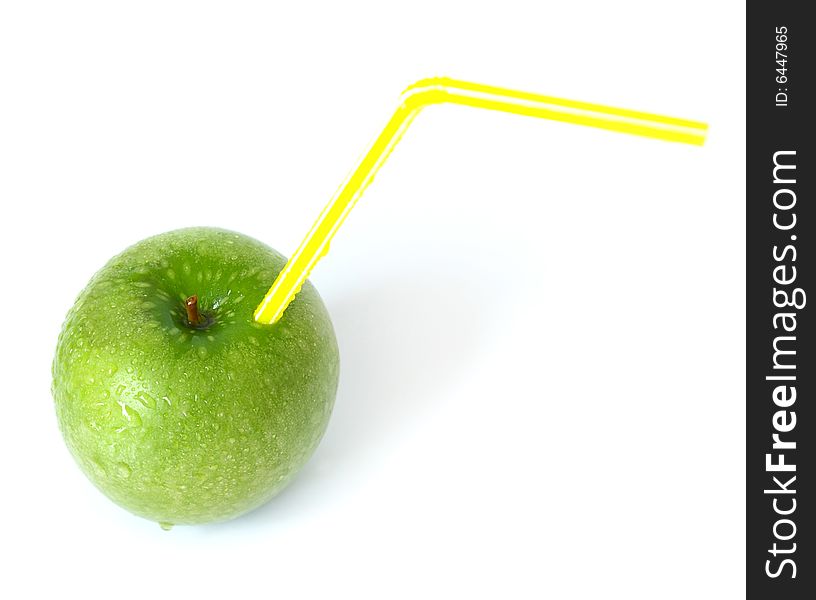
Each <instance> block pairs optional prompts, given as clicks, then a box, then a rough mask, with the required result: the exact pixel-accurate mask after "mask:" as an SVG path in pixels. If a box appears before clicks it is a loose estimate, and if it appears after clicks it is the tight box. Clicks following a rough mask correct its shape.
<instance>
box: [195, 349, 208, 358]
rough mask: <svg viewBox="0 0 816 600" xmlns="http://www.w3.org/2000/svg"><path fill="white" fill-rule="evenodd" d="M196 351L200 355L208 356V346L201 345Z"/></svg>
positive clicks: (202, 356)
mask: <svg viewBox="0 0 816 600" xmlns="http://www.w3.org/2000/svg"><path fill="white" fill-rule="evenodd" d="M196 352H198V356H199V357H201V358H206V356H207V347H206V346H199V347H198V348H197V349H196Z"/></svg>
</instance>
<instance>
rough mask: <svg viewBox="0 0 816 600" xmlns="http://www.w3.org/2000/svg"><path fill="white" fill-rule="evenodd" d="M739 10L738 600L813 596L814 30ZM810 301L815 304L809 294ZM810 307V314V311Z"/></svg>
mask: <svg viewBox="0 0 816 600" xmlns="http://www.w3.org/2000/svg"><path fill="white" fill-rule="evenodd" d="M808 7H809V3H806V2H778V1H774V0H758V1H756V2H753V1H751V2H748V3H747V25H748V29H747V103H748V104H747V338H746V341H747V388H746V389H747V448H746V452H747V553H746V567H747V597H748V598H749V599H756V600H760V599H762V600H770V599H773V600H798V599H804V598H808V599H809V600H812V599H813V598H816V583H815V582H816V549H815V547H816V533H814V531H813V524H814V513H816V504H815V503H814V499H813V493H814V492H813V490H814V483H813V482H814V479H816V468H814V462H816V410H815V409H814V405H816V354H814V347H816V331H815V330H814V318H813V316H812V313H813V310H814V309H816V287H814V286H813V281H814V271H815V270H816V259H815V258H814V254H813V243H814V240H813V237H814V234H816V212H815V211H814V209H813V205H814V203H816V197H814V195H813V194H814V189H813V179H814V177H816V169H814V164H813V145H814V144H813V141H812V136H813V135H814V133H815V132H814V129H815V128H814V126H813V123H814V119H813V116H811V117H807V113H808V112H813V111H814V108H816V99H815V98H814V92H813V90H814V88H816V86H814V84H813V82H812V81H809V79H810V78H811V77H813V76H814V69H815V68H816V62H815V61H814V60H813V48H814V40H815V39H816V26H815V25H814V23H813V22H812V21H811V20H810V19H809V18H807V17H806V15H805V11H806V8H808ZM809 293H812V294H813V296H812V297H808V294H809ZM811 303H813V306H810V304H811Z"/></svg>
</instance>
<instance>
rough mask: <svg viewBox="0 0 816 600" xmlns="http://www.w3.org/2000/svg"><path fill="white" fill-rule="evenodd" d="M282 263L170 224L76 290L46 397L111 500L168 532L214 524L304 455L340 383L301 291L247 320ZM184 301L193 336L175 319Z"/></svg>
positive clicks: (250, 501)
mask: <svg viewBox="0 0 816 600" xmlns="http://www.w3.org/2000/svg"><path fill="white" fill-rule="evenodd" d="M285 263H286V259H285V258H284V257H283V256H281V255H280V254H278V253H277V252H275V251H274V250H272V249H271V248H269V247H267V246H266V245H264V244H262V243H261V242H258V241H257V240H254V239H252V238H249V237H247V236H244V235H241V234H238V233H235V232H231V231H225V230H221V229H213V228H205V227H199V228H190V229H180V230H177V231H171V232H168V233H164V234H161V235H157V236H154V237H151V238H148V239H146V240H143V241H142V242H139V243H137V244H135V245H134V246H131V247H130V248H128V249H126V250H125V251H124V252H122V253H121V254H119V255H118V256H116V257H114V258H113V259H111V260H110V262H108V264H107V265H105V266H104V267H103V268H102V269H101V270H100V271H99V272H97V273H96V275H94V277H93V278H92V279H91V281H90V282H89V283H88V285H87V287H86V288H85V289H84V290H83V291H82V293H80V295H79V297H78V299H77V301H76V303H75V304H74V306H73V307H72V308H71V310H70V311H69V312H68V316H67V317H66V320H65V323H64V325H63V328H62V332H61V333H60V336H59V341H58V343H57V350H56V354H55V357H54V362H53V367H52V372H53V384H52V391H53V396H54V402H55V406H56V412H57V419H58V422H59V427H60V430H61V432H62V434H63V436H64V438H65V441H66V443H67V445H68V448H69V449H70V451H71V453H72V454H73V456H74V458H75V459H76V461H77V462H78V463H79V466H80V467H81V469H82V470H83V471H84V472H85V474H86V475H87V476H88V478H89V479H90V480H91V481H92V482H93V483H94V484H95V485H96V486H97V487H98V488H99V489H100V490H101V491H102V492H103V493H105V494H106V495H107V496H108V497H110V498H111V499H112V500H113V501H114V502H116V503H118V504H119V505H121V506H122V507H124V508H126V509H127V510H129V511H131V512H132V513H134V514H136V515H139V516H142V517H145V518H147V519H151V520H153V521H156V522H159V523H161V524H162V525H163V526H165V527H167V526H170V525H176V524H200V523H208V522H214V521H223V520H227V519H231V518H234V517H236V516H238V515H241V514H243V513H245V512H248V511H250V510H252V509H254V508H256V507H258V506H260V505H261V504H263V503H265V502H266V501H268V500H269V499H270V498H272V497H273V496H274V495H275V494H277V493H278V492H280V490H281V489H283V488H284V487H285V486H286V485H287V484H288V483H289V482H290V481H291V480H292V478H293V476H294V475H295V474H296V473H297V471H298V470H299V469H300V468H301V467H302V466H303V465H304V463H305V462H306V461H307V460H308V458H309V457H310V456H311V454H312V453H313V452H314V450H315V448H316V447H317V444H318V443H319V441H320V439H321V437H322V436H323V433H324V431H325V429H326V426H327V424H328V421H329V417H330V414H331V410H332V407H333V404H334V397H335V393H336V390H337V383H338V377H339V356H338V349H337V341H336V339H335V336H334V330H333V328H332V324H331V320H330V319H329V315H328V312H327V311H326V307H325V306H324V304H323V302H322V300H321V299H320V296H319V295H318V293H317V290H315V288H314V287H313V286H312V285H311V284H310V283H309V282H307V283H305V284H304V285H303V288H302V289H301V291H300V293H299V294H298V295H297V297H296V298H295V300H294V301H293V302H292V303H291V304H290V305H289V307H288V308H287V310H286V312H285V313H284V315H283V317H282V318H281V319H280V320H279V321H278V322H277V323H276V324H274V325H261V324H258V323H256V322H255V321H254V319H253V311H254V309H255V307H256V306H257V305H258V303H259V302H260V301H261V299H262V298H263V297H264V294H265V293H266V291H267V290H268V288H269V286H270V285H271V283H272V282H273V281H274V280H275V277H276V276H277V275H278V273H279V272H280V271H281V269H282V268H283V266H284V264H285ZM194 294H195V295H197V296H198V299H199V307H200V310H201V314H202V316H204V317H205V318H206V319H207V323H205V324H204V325H203V326H202V327H201V328H196V327H193V326H191V325H190V323H189V320H188V318H187V313H186V311H185V300H186V299H187V298H188V297H189V296H192V295H194Z"/></svg>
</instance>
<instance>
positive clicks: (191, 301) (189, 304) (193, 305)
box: [184, 295, 201, 325]
mask: <svg viewBox="0 0 816 600" xmlns="http://www.w3.org/2000/svg"><path fill="white" fill-rule="evenodd" d="M184 307H185V308H186V309H187V321H189V323H190V325H201V313H199V312H198V296H196V295H192V296H190V297H189V298H187V301H186V302H185V303H184Z"/></svg>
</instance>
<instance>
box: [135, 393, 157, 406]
mask: <svg viewBox="0 0 816 600" xmlns="http://www.w3.org/2000/svg"><path fill="white" fill-rule="evenodd" d="M136 400H138V401H139V402H141V403H142V404H143V405H144V407H145V408H156V399H155V398H154V397H153V396H151V395H150V394H148V393H147V392H139V393H138V394H136Z"/></svg>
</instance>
